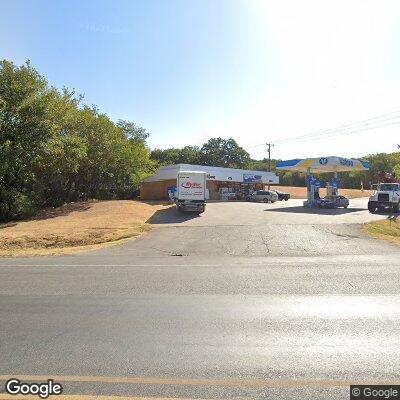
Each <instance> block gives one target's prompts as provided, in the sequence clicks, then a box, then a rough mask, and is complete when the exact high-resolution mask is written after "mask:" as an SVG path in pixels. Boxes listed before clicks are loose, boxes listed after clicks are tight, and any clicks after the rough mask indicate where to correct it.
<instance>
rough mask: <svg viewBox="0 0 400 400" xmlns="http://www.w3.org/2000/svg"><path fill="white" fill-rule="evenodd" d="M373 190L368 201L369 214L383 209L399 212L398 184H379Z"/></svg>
mask: <svg viewBox="0 0 400 400" xmlns="http://www.w3.org/2000/svg"><path fill="white" fill-rule="evenodd" d="M373 188H374V190H375V191H374V193H373V195H372V196H371V197H370V198H369V201H368V210H369V212H371V213H374V212H375V211H377V210H384V209H391V210H393V212H399V208H400V207H399V205H400V183H379V184H377V185H374V187H373Z"/></svg>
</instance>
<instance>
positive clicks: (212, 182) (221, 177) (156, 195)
mask: <svg viewBox="0 0 400 400" xmlns="http://www.w3.org/2000/svg"><path fill="white" fill-rule="evenodd" d="M179 171H204V172H206V173H207V197H208V199H210V200H240V199H242V198H244V197H245V196H246V195H247V194H249V193H251V192H253V191H255V190H262V189H264V188H265V187H266V186H268V185H276V184H279V177H278V176H277V175H276V174H274V173H273V172H265V171H252V170H246V169H235V168H221V167H208V166H204V165H191V164H176V165H168V166H165V167H161V168H160V169H159V170H158V171H157V173H156V174H155V175H153V176H150V177H149V178H147V179H145V180H144V181H143V183H142V185H141V189H140V198H141V199H142V200H163V199H168V191H171V190H174V188H175V187H176V178H177V176H178V172H179Z"/></svg>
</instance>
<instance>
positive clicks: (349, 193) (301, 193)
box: [271, 186, 372, 199]
mask: <svg viewBox="0 0 400 400" xmlns="http://www.w3.org/2000/svg"><path fill="white" fill-rule="evenodd" d="M271 189H275V190H280V191H282V192H286V193H290V197H291V198H292V199H306V198H307V188H306V187H296V186H271ZM319 193H320V196H321V197H324V196H325V195H326V188H321V189H320V192H319ZM339 194H341V195H342V196H346V197H347V198H348V199H355V198H358V197H369V196H371V195H372V190H364V191H361V190H360V189H340V188H339Z"/></svg>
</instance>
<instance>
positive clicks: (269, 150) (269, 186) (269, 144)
mask: <svg viewBox="0 0 400 400" xmlns="http://www.w3.org/2000/svg"><path fill="white" fill-rule="evenodd" d="M266 145H267V147H268V172H271V147H273V146H274V145H273V144H272V143H266ZM270 189H271V185H270V184H268V190H270Z"/></svg>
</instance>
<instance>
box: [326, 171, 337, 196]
mask: <svg viewBox="0 0 400 400" xmlns="http://www.w3.org/2000/svg"><path fill="white" fill-rule="evenodd" d="M335 175H337V174H335ZM338 189H339V179H338V177H337V176H335V177H334V178H332V179H331V181H330V182H327V183H326V194H327V195H328V196H337V195H338Z"/></svg>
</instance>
